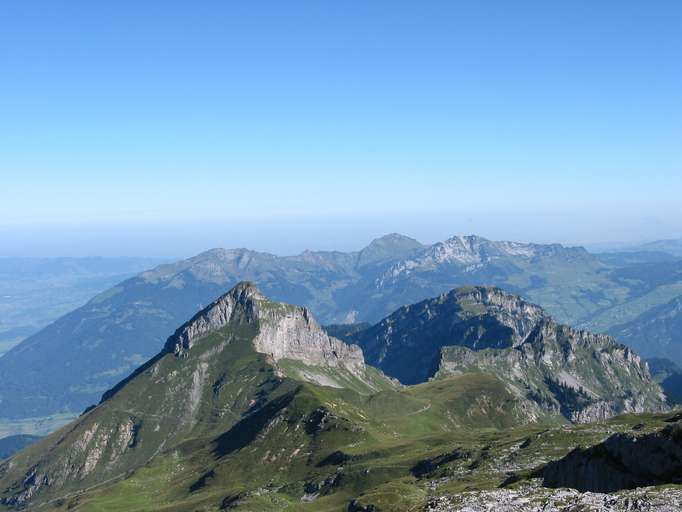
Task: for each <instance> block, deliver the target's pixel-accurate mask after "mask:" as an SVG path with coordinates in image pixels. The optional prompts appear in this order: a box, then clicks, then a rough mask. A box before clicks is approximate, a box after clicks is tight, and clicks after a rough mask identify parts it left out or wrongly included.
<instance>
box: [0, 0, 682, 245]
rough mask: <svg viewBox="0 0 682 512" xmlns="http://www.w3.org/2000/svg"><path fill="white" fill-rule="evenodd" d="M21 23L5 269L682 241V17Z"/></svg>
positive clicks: (316, 13)
mask: <svg viewBox="0 0 682 512" xmlns="http://www.w3.org/2000/svg"><path fill="white" fill-rule="evenodd" d="M262 7H263V8H260V9H253V8H251V7H248V6H242V5H235V4H225V3H221V2H208V3H205V4H202V5H201V6H196V5H192V6H190V5H182V4H173V3H171V4H164V7H163V9H159V8H158V7H156V6H155V5H153V3H152V4H139V3H132V2H125V1H124V2H119V3H117V4H116V5H115V6H113V5H107V4H96V3H92V2H84V1H74V2H70V3H68V4H67V5H57V4H55V3H53V2H46V1H36V2H19V3H11V4H10V3H8V4H5V5H2V6H0V18H1V19H3V30H2V31H1V32H0V48H2V50H1V53H0V58H1V59H2V62H3V65H2V67H1V69H2V71H0V73H2V76H3V79H2V80H0V97H1V98H2V100H0V101H1V102H2V112H3V119H2V122H1V123H0V151H2V158H1V161H0V173H1V185H2V187H1V191H0V255H19V256H22V255H23V256H30V255H35V256H58V255H59V256H62V255H64V256H68V255H103V256H110V255H131V256H138V255H140V256H163V257H182V256H189V255H191V254H195V253H197V252H200V251H202V250H206V249H208V248H211V247H216V246H221V247H238V246H246V247H251V248H254V249H258V250H267V251H269V252H273V253H277V254H293V253H297V252H300V251H301V250H303V249H306V248H310V249H339V250H352V249H358V248H360V247H362V246H363V245H366V243H368V242H369V241H370V240H371V239H372V238H375V237H377V236H381V235H382V234H385V233H389V232H394V231H396V232H400V233H404V234H406V235H409V236H413V237H415V238H417V239H419V240H421V241H423V242H434V241H437V240H442V239H444V238H447V237H449V236H452V235H454V234H466V233H476V234H479V235H481V236H485V237H488V238H492V239H507V240H519V241H533V242H559V243H564V244H571V245H585V244H603V243H620V242H626V243H637V242H642V241H649V240H655V239H664V238H680V237H682V204H681V203H680V199H679V198H680V192H682V152H681V151H680V149H679V145H680V141H681V140H682V126H681V125H680V122H679V120H680V119H682V92H681V91H682V69H681V67H680V66H679V62H678V61H679V55H680V54H681V53H682V33H681V32H680V30H679V26H678V25H679V21H678V20H679V19H681V18H682V4H680V3H679V2H666V1H664V2H660V3H657V4H656V7H655V8H654V7H652V6H651V5H647V4H640V3H634V2H633V3H623V2H611V1H607V2H600V3H599V4H595V3H594V2H587V1H580V2H572V3H570V4H568V3H566V4H560V3H547V2H540V1H529V2H521V3H513V4H512V3H508V2H491V3H486V4H481V3H471V4H461V3H452V2H441V1H437V2H433V3H429V4H428V5H424V4H417V3H401V2H397V3H396V2H384V1H378V2H372V3H362V4H360V3H347V4H346V3H344V4H338V3H333V2H321V3H319V2H305V1H304V2H301V3H297V4H296V5H285V4H281V3H276V2H271V3H266V5H264V6H262Z"/></svg>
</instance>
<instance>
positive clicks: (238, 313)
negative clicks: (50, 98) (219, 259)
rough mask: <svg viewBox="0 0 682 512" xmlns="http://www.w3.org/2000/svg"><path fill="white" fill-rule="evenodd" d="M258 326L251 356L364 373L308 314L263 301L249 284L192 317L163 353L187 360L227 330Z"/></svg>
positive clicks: (354, 351)
mask: <svg viewBox="0 0 682 512" xmlns="http://www.w3.org/2000/svg"><path fill="white" fill-rule="evenodd" d="M230 323H232V324H239V323H247V324H249V323H250V324H253V325H257V330H258V333H257V335H256V337H255V338H254V339H253V347H254V349H255V350H256V352H259V353H261V354H266V355H268V356H270V357H271V358H272V359H273V361H275V362H277V361H280V360H282V359H291V360H294V361H299V362H302V363H304V364H307V365H313V366H318V365H319V366H330V367H344V368H346V369H348V370H350V371H352V372H353V373H358V374H359V373H361V372H362V371H364V369H365V361H364V357H363V354H362V350H361V349H360V347H358V346H357V345H348V344H346V343H344V342H343V341H341V340H338V339H336V338H333V337H331V336H329V335H328V334H327V333H326V332H325V331H324V330H323V329H322V327H320V325H319V324H318V323H317V322H316V321H315V319H314V318H313V316H312V315H311V314H310V312H309V311H308V309H307V308H304V307H299V306H293V305H290V304H284V303H279V302H273V301H270V300H268V299H267V298H266V297H265V296H264V295H263V294H262V293H261V292H260V291H259V290H258V288H257V287H256V286H255V285H254V284H253V283H249V282H242V283H239V284H237V285H236V286H235V287H234V288H232V290H230V291H229V292H228V293H226V294H225V295H223V296H222V297H220V298H219V299H218V300H216V301H215V302H213V303H212V304H211V305H209V306H208V307H207V308H205V309H204V310H202V311H200V312H199V313H197V314H196V315H195V316H194V317H193V318H192V319H191V320H190V321H189V322H187V323H186V324H184V325H183V326H182V327H180V328H179V329H178V330H177V331H176V332H175V334H174V335H173V336H171V337H170V338H169V339H168V341H167V343H166V350H167V351H169V352H172V353H173V354H175V355H176V356H178V357H187V356H188V354H189V352H190V351H191V349H192V347H193V346H194V344H196V343H198V342H199V341H200V340H201V339H202V338H203V337H205V336H207V335H208V334H211V333H213V332H215V331H217V330H220V329H222V328H223V327H225V326H226V325H228V324H230Z"/></svg>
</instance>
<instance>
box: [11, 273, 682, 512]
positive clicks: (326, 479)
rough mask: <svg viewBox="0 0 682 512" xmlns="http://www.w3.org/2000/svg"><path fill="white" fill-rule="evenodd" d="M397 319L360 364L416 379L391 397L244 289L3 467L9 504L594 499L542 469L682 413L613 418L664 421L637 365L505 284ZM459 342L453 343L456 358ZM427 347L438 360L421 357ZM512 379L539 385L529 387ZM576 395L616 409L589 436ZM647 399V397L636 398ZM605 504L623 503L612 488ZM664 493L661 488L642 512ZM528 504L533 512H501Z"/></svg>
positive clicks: (300, 316) (344, 357)
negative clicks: (514, 363)
mask: <svg viewBox="0 0 682 512" xmlns="http://www.w3.org/2000/svg"><path fill="white" fill-rule="evenodd" d="M389 319H390V321H389ZM389 319H386V320H384V321H382V322H380V323H379V324H377V325H379V326H383V329H377V326H373V327H370V328H369V329H367V332H369V333H372V334H373V337H370V338H367V339H372V340H374V343H367V344H366V346H367V349H368V354H371V357H372V358H376V357H378V356H381V357H382V358H383V359H382V360H381V361H380V362H381V363H383V362H385V361H391V360H392V359H391V358H392V357H393V356H392V355H391V354H392V351H393V350H396V349H400V350H402V351H404V352H403V356H404V357H406V358H407V359H408V360H409V361H410V364H411V366H412V367H414V368H415V369H417V370H419V373H418V374H419V375H426V376H427V378H424V379H423V382H419V383H416V384H414V385H409V386H408V385H404V384H401V383H399V382H398V381H397V380H395V379H393V378H391V377H389V376H386V375H385V374H384V373H382V371H380V370H378V369H376V368H374V367H373V366H371V365H370V364H367V363H366V362H365V359H364V355H363V351H362V349H361V348H360V347H359V346H358V345H356V344H352V343H346V342H344V341H341V340H339V339H337V338H335V337H333V336H330V335H329V334H327V332H326V331H325V330H323V329H322V328H321V327H320V325H319V324H318V323H317V322H316V321H315V319H314V318H313V316H312V315H311V314H310V311H309V310H308V309H306V308H305V307H300V306H295V305H290V304H286V303H281V302H276V301H272V300H270V299H269V298H267V297H266V296H265V295H263V293H261V291H259V289H258V288H257V287H256V286H255V285H254V284H252V283H249V282H241V283H238V284H237V285H236V286H234V287H233V288H232V289H230V290H229V291H228V292H227V293H226V294H223V295H221V296H220V297H219V298H218V299H217V300H215V301H213V302H212V303H211V304H209V305H208V306H207V307H205V308H203V309H202V310H201V311H199V312H198V313H197V314H195V315H194V316H193V317H192V318H191V319H190V320H189V321H187V322H185V323H184V324H183V325H182V326H180V327H179V328H178V329H176V331H175V332H174V334H172V335H171V336H170V337H169V338H168V339H167V341H166V343H165V345H164V348H163V350H162V351H161V352H159V353H158V354H157V355H156V356H155V357H153V358H152V359H150V360H149V361H147V362H146V363H145V364H143V365H142V366H141V367H139V368H138V369H137V370H136V371H135V372H134V373H133V374H132V375H131V376H130V377H128V378H126V379H124V380H123V381H121V382H120V383H119V384H117V385H116V386H114V387H113V388H112V389H110V390H109V391H108V392H106V393H105V394H104V396H103V397H102V400H101V402H100V403H99V404H98V405H97V406H96V407H92V408H89V409H88V410H87V411H85V412H84V413H83V414H82V415H81V416H80V417H79V418H78V419H76V420H74V421H73V422H72V423H71V424H69V425H67V426H65V427H63V428H62V429H60V430H58V431H56V432H54V433H53V434H51V435H50V436H48V437H47V438H44V439H42V440H40V441H38V442H36V443H34V444H31V445H30V446H28V447H27V448H25V449H23V450H22V451H20V452H19V453H17V454H15V455H14V456H12V457H11V458H9V459H7V460H4V461H2V462H0V509H6V510H11V511H15V510H24V509H26V510H33V509H37V510H61V511H67V510H71V511H72V510H80V511H121V510H125V511H133V510H134V511H161V510H164V511H168V510H175V511H184V510H202V511H219V510H231V509H236V510H246V511H281V510H289V511H306V510H309V511H317V510H329V511H348V510H353V511H391V512H407V511H414V510H424V511H425V510H478V509H472V508H470V507H471V506H472V503H475V500H476V499H479V501H480V502H481V503H485V502H486V500H488V501H489V502H498V503H502V502H504V500H506V501H507V502H509V504H510V506H511V505H514V506H516V505H515V504H518V503H521V504H523V503H526V504H528V503H531V502H533V500H530V499H526V498H527V497H532V498H533V499H535V498H537V499H538V500H543V499H544V500H545V502H546V503H560V500H561V499H563V498H562V497H568V498H570V499H573V500H574V502H575V503H587V502H588V501H589V500H587V501H586V499H587V498H585V496H584V495H583V494H580V495H576V494H575V493H573V491H568V492H566V491H565V490H559V491H556V490H554V489H552V486H553V483H552V481H551V479H550V475H551V474H552V473H551V471H552V469H551V468H562V467H564V466H563V465H564V464H565V462H564V461H565V460H569V459H570V457H575V453H576V452H575V451H574V449H575V447H576V446H578V445H582V446H598V445H599V443H600V442H602V441H603V440H604V438H605V437H607V436H609V435H612V434H614V433H621V434H623V435H627V433H628V432H631V431H633V430H636V431H637V433H638V435H642V436H646V435H648V434H651V435H654V436H655V435H656V434H655V433H656V432H658V431H660V430H661V429H665V428H666V427H669V426H670V425H677V422H678V421H680V420H681V419H682V416H679V415H677V414H673V413H670V412H668V413H662V414H651V412H649V413H640V414H638V415H630V416H618V417H615V418H608V416H610V415H611V413H615V412H618V407H621V406H623V403H625V402H621V395H619V394H618V392H620V390H619V388H617V385H619V384H622V385H623V386H626V385H627V386H629V387H628V388H627V389H631V390H632V391H631V392H630V393H631V395H629V396H630V398H631V399H632V402H631V403H636V404H641V405H642V407H649V408H650V409H651V410H654V411H655V410H658V409H664V407H663V406H662V402H661V401H660V397H659V399H658V400H657V399H655V396H654V395H655V393H660V389H659V388H657V386H656V385H655V384H652V383H651V382H650V378H649V377H648V373H647V370H646V366H645V365H643V364H642V363H641V362H640V361H639V360H638V359H637V358H636V356H634V354H631V353H630V352H628V351H627V350H626V349H624V348H623V347H620V346H618V345H617V344H615V343H614V342H612V340H610V338H608V337H606V336H602V337H598V340H596V341H595V339H593V336H595V335H590V334H589V333H579V332H577V331H576V332H574V331H572V330H570V329H568V328H564V327H561V326H558V325H555V324H553V323H552V321H551V319H550V318H549V317H548V316H547V315H546V314H545V313H544V312H543V311H542V309H540V308H539V307H537V306H534V305H533V304H530V303H527V302H525V301H524V300H522V299H520V298H519V297H517V296H514V295H510V294H506V293H504V292H502V291H501V290H498V289H495V288H490V287H473V288H472V287H469V288H464V289H458V290H454V291H452V292H450V293H448V294H444V295H441V296H439V297H437V298H436V299H432V300H430V301H425V302H423V303H419V304H416V305H413V306H409V307H406V308H402V309H401V310H398V311H397V312H396V313H394V314H393V315H391V316H390V317H389ZM415 321H416V323H414V322H415ZM408 327H409V328H408ZM339 331H340V332H348V333H349V335H350V336H351V337H355V336H358V337H359V339H364V338H363V336H365V335H363V332H365V331H359V332H353V330H347V331H343V330H342V329H339ZM420 332H421V333H422V336H421V338H420V336H419V333H420ZM378 333H383V335H382V336H377V335H378ZM448 333H450V334H452V333H457V335H458V336H459V338H458V340H459V341H460V342H461V343H462V345H460V346H458V347H454V346H452V345H447V343H448V342H449V341H452V340H453V338H452V337H448V336H447V335H448ZM420 339H421V340H423V346H421V349H425V348H426V349H428V350H429V351H431V352H432V353H433V354H432V356H433V355H436V357H435V358H434V357H431V356H429V358H426V357H421V356H420V355H419V353H420V352H419V350H420ZM599 340H601V345H598V344H596V343H597V341H599ZM528 344H530V345H531V346H532V348H533V350H530V349H528V348H527V345H528ZM543 347H544V348H543ZM453 348H459V349H462V350H466V351H469V352H470V353H472V354H475V355H479V354H491V353H496V354H500V356H499V357H502V358H503V359H505V360H507V359H508V358H509V357H510V356H508V355H505V354H507V351H517V352H519V353H523V354H527V356H524V357H526V360H524V361H525V362H524V365H519V366H518V367H513V368H512V369H511V370H510V369H509V368H510V367H506V366H505V365H492V364H489V365H485V364H482V363H481V362H480V361H475V362H476V364H477V368H476V369H475V370H474V369H473V367H472V364H471V363H469V362H467V363H466V364H464V363H458V365H457V366H456V367H455V366H452V365H453V364H454V361H455V360H454V359H453V358H446V349H453ZM579 349H580V350H583V351H584V352H578V350H579ZM556 350H559V351H561V352H562V354H563V356H562V357H564V358H565V360H564V359H562V361H563V363H562V364H566V365H567V366H566V367H567V368H568V370H567V372H568V373H567V374H566V375H571V376H573V377H572V378H573V379H575V381H574V380H570V379H569V377H567V376H563V377H562V380H561V381H560V383H561V386H559V384H557V386H559V387H558V388H554V387H552V386H553V385H552V384H550V383H547V382H545V381H544V380H542V379H540V378H539V377H538V379H540V380H532V379H531V377H532V378H535V377H536V376H537V375H542V376H545V375H546V374H545V373H543V372H545V371H547V372H549V371H550V369H551V368H552V367H551V365H549V363H548V362H545V363H543V364H545V365H544V366H543V365H542V364H540V361H542V359H543V358H544V357H548V356H549V355H550V354H553V352H552V351H556ZM572 351H573V352H575V354H573V353H572ZM597 352H598V353H599V354H600V357H602V359H594V357H596V356H595V354H596V353H597ZM411 354H414V355H411ZM438 354H440V355H438ZM531 355H532V357H530V356H531ZM573 355H575V357H576V358H583V359H584V358H586V357H588V356H589V357H592V358H593V359H594V361H596V362H594V361H593V362H590V364H591V370H590V372H588V371H587V370H584V369H582V368H581V367H580V365H574V366H571V365H570V364H568V363H570V362H571V361H574V358H573ZM552 357H554V356H552ZM531 361H534V365H533V364H531ZM567 362H568V363H567ZM425 363H429V364H426V365H425ZM430 363H436V365H435V366H434V365H431V364H430ZM607 363H608V364H607ZM611 363H613V365H611ZM423 365H425V367H426V368H428V369H429V372H431V371H433V372H434V373H433V378H430V379H429V378H428V374H429V372H426V373H424V372H423V371H422V370H420V369H419V368H420V367H421V366H423ZM448 365H450V366H448ZM467 365H468V366H467ZM617 365H620V366H621V368H620V370H618V371H620V372H626V373H627V374H628V375H629V380H628V381H627V382H626V381H623V380H622V379H623V377H622V373H618V372H617V371H616V366H617ZM386 367H387V368H389V369H393V368H405V367H401V366H398V367H394V366H386ZM531 369H532V371H531ZM512 370H513V371H512ZM517 370H518V371H520V372H521V373H520V374H519V375H520V376H519V375H517V374H516V373H514V372H515V371H517ZM510 372H511V373H510ZM523 372H526V373H523ZM571 372H572V373H571ZM524 376H526V377H524ZM588 377H589V378H591V379H596V380H595V381H594V382H593V381H591V380H589V379H588ZM521 378H527V379H528V383H529V386H530V387H529V389H528V390H525V391H523V392H522V391H521V390H522V386H521V385H520V383H519V379H521ZM515 379H516V380H515ZM579 379H583V380H579ZM597 381H598V382H599V383H602V384H603V385H604V386H607V385H608V386H611V387H609V388H608V389H609V390H611V392H612V393H613V396H612V397H607V396H604V393H606V391H605V389H607V388H600V387H598V386H597V385H596V383H595V382H597ZM578 382H579V383H580V384H576V383H578ZM541 383H544V385H545V387H544V388H543V387H541V386H540V384H541ZM588 383H589V385H590V387H589V388H588V387H586V386H587V384H588ZM604 383H606V384H604ZM583 385H585V387H582V389H583V390H585V389H589V390H590V393H593V394H594V396H593V395H589V399H590V400H592V401H593V402H591V403H595V402H596V401H601V402H604V403H607V404H611V405H610V406H609V408H605V409H604V410H607V411H608V412H609V414H601V415H599V416H598V418H599V419H600V420H601V421H600V422H598V423H591V424H589V425H585V424H579V423H577V421H578V420H580V419H582V417H580V418H577V417H569V416H568V415H567V414H565V413H564V412H563V409H562V407H564V408H568V410H571V411H574V412H575V411H583V410H584V408H583V409H580V408H578V409H571V407H573V405H572V404H573V403H572V402H571V400H570V399H571V397H572V398H575V397H574V395H573V394H571V391H568V389H572V390H573V392H574V393H578V391H577V390H580V387H581V386H583ZM562 386H563V387H562ZM576 386H577V387H576ZM646 390H650V391H651V393H653V394H652V395H651V396H649V395H646V396H649V397H650V398H651V401H650V402H646V401H644V402H642V401H637V400H640V399H641V394H643V393H645V391H646ZM543 392H544V393H546V395H542V393H543ZM584 393H585V394H587V393H588V392H587V391H584ZM622 393H625V394H627V390H625V391H622ZM580 396H581V397H582V395H580ZM543 400H544V401H543ZM552 400H554V401H552ZM601 402H600V403H601ZM583 405H584V404H583V403H582V402H580V407H582V406H583ZM623 410H624V411H625V410H626V408H625V407H623ZM571 419H572V420H574V422H570V421H569V420H571ZM675 428H677V427H675ZM665 432H668V431H665ZM671 432H672V433H671V434H670V436H669V437H670V439H672V440H673V441H674V439H676V436H677V434H675V432H677V430H671ZM665 435H668V434H665ZM647 439H648V438H647ZM666 439H667V438H666ZM673 441H671V442H673ZM652 446H653V444H652ZM661 446H662V447H663V449H664V450H666V449H667V447H668V446H672V444H670V442H668V444H665V443H664V444H662V445H661ZM595 449H596V450H599V448H595ZM571 454H573V455H571ZM553 464H554V465H553ZM555 473H556V474H558V475H563V474H564V471H563V470H559V471H555ZM656 482H657V483H658V482H659V480H657V481H656ZM660 482H661V483H664V482H663V481H662V480H661V481H660ZM567 485H576V486H577V485H578V483H573V482H568V483H567ZM576 492H577V491H576ZM610 492H612V493H615V494H614V496H616V498H614V499H616V500H619V499H621V498H620V497H619V496H621V495H619V494H618V493H619V492H621V489H611V490H610ZM623 492H625V491H623ZM665 492H668V491H667V490H665V489H661V490H659V489H657V488H656V489H654V490H653V491H652V492H650V493H649V494H647V500H649V501H648V503H659V502H661V500H664V499H665ZM476 497H478V498H476ZM568 498H567V499H568ZM590 499H591V498H590ZM609 499H610V498H609ZM626 499H627V498H625V497H623V498H622V500H626ZM491 500H493V501H491ZM500 500H502V501H500ZM524 500H525V501H524ZM520 506H522V507H523V506H524V505H520ZM517 509H518V510H535V509H524V508H510V510H517ZM548 510H549V509H548Z"/></svg>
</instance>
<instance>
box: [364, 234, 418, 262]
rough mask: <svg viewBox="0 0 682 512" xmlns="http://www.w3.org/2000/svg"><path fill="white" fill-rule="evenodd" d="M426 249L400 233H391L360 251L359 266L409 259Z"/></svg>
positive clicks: (373, 241) (376, 239)
mask: <svg viewBox="0 0 682 512" xmlns="http://www.w3.org/2000/svg"><path fill="white" fill-rule="evenodd" d="M424 248H425V246H424V245H423V244H421V243H420V242H419V241H417V240H415V239H414V238H410V237H409V236H405V235H401V234H400V233H389V234H388V235H384V236H382V237H379V238H375V239H374V240H372V241H371V242H370V243H369V245H368V246H367V247H365V248H364V249H362V250H361V251H360V253H359V254H358V266H359V267H362V266H364V265H367V264H370V263H379V262H383V261H391V260H397V259H402V258H407V257H410V256H413V255H414V254H415V253H416V252H417V251H419V250H422V249H424Z"/></svg>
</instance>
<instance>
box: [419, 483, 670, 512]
mask: <svg viewBox="0 0 682 512" xmlns="http://www.w3.org/2000/svg"><path fill="white" fill-rule="evenodd" d="M680 510H682V488H665V489H662V488H651V487H649V488H646V487H645V488H641V489H635V490H632V491H623V492H619V493H615V494H601V493H592V492H586V493H581V492H578V491H576V490H574V489H544V488H542V487H540V485H539V482H534V483H532V484H531V485H528V486H525V487H522V488H518V489H513V490H512V489H495V490H491V491H475V492H466V493H462V494H458V495H454V496H439V497H437V498H432V499H431V500H430V501H429V503H428V504H427V505H426V507H425V508H424V512H493V511H494V512H679V511H680Z"/></svg>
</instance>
